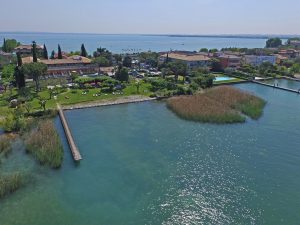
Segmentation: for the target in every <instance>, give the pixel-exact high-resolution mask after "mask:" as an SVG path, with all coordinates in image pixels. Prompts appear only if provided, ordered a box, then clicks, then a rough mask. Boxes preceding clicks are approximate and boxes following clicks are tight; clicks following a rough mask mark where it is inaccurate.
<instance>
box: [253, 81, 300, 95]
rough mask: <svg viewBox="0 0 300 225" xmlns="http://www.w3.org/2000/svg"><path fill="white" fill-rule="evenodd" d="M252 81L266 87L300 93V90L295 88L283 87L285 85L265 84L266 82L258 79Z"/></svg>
mask: <svg viewBox="0 0 300 225" xmlns="http://www.w3.org/2000/svg"><path fill="white" fill-rule="evenodd" d="M252 82H253V83H255V84H260V85H264V86H267V87H272V88H276V89H280V90H284V91H289V92H294V93H297V94H300V90H295V89H290V88H285V87H279V86H274V85H271V84H266V83H263V82H260V81H255V80H253V81H252Z"/></svg>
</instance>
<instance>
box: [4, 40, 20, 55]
mask: <svg viewBox="0 0 300 225" xmlns="http://www.w3.org/2000/svg"><path fill="white" fill-rule="evenodd" d="M19 45H20V42H17V41H16V39H5V38H4V40H3V44H2V51H3V52H12V51H13V50H14V48H15V47H17V46H19Z"/></svg>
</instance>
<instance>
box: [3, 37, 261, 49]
mask: <svg viewBox="0 0 300 225" xmlns="http://www.w3.org/2000/svg"><path fill="white" fill-rule="evenodd" d="M3 38H14V39H16V40H18V41H19V42H21V43H24V44H30V43H32V41H36V42H37V43H38V44H44V43H45V44H46V46H47V49H48V53H49V54H50V53H51V51H52V50H55V51H56V52H57V45H58V44H60V45H61V47H62V50H63V51H77V50H80V46H81V44H82V43H84V44H85V47H86V49H87V51H88V52H89V53H92V52H93V51H95V50H96V48H99V47H100V46H101V47H105V48H107V49H109V50H110V51H112V52H116V53H130V52H141V51H148V50H151V51H169V50H171V49H172V50H188V51H199V50H200V49H201V48H208V49H212V48H217V49H221V48H224V47H242V48H263V47H265V44H266V40H267V39H264V38H259V37H257V38H255V37H252V38H250V37H249V38H245V37H218V36H212V37H201V36H200V37H191V36H168V35H105V34H62V33H7V32H6V33H4V32H0V45H2V42H3Z"/></svg>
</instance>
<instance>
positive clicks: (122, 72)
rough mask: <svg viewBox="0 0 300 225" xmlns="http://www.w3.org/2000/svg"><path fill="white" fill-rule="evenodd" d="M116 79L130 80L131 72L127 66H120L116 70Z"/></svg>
mask: <svg viewBox="0 0 300 225" xmlns="http://www.w3.org/2000/svg"><path fill="white" fill-rule="evenodd" d="M116 79H117V80H119V81H126V82H127V81H128V80H129V74H128V70H127V68H124V67H121V66H120V67H119V68H118V71H117V72H116Z"/></svg>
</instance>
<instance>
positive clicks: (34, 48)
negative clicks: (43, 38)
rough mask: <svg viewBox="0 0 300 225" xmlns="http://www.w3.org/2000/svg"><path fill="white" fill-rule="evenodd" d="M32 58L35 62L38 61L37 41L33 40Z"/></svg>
mask: <svg viewBox="0 0 300 225" xmlns="http://www.w3.org/2000/svg"><path fill="white" fill-rule="evenodd" d="M32 60H33V62H37V61H38V60H37V52H36V42H35V41H33V42H32Z"/></svg>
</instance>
